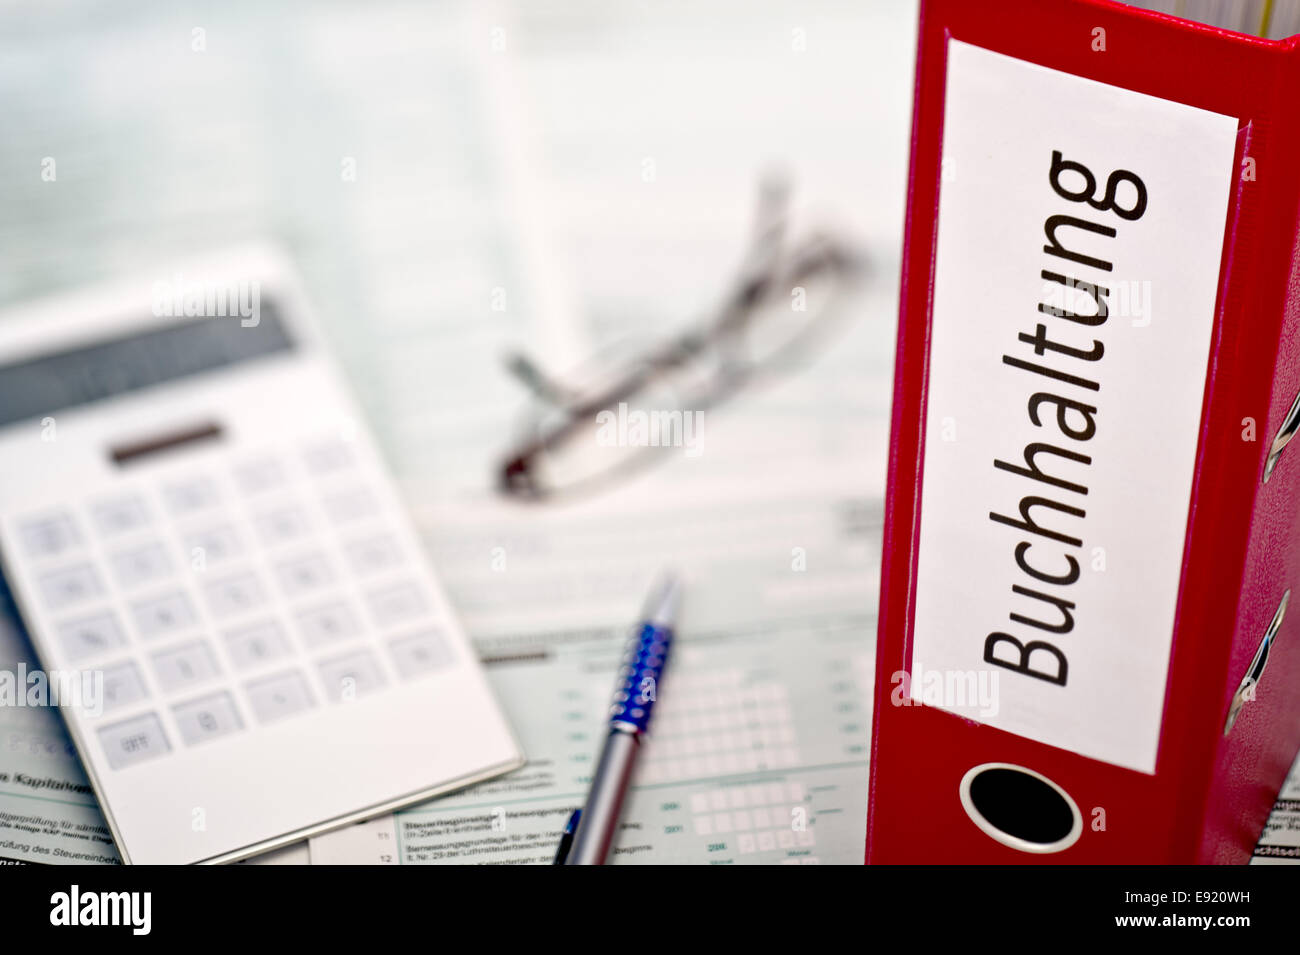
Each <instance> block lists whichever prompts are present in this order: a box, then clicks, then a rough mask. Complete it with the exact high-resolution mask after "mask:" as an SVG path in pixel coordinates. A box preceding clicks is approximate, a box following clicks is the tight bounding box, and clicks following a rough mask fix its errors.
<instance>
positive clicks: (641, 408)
mask: <svg viewBox="0 0 1300 955" xmlns="http://www.w3.org/2000/svg"><path fill="white" fill-rule="evenodd" d="M788 207H789V189H788V187H787V185H786V183H785V182H784V181H782V180H779V179H775V178H770V177H769V178H767V179H765V180H764V181H763V183H762V186H761V188H760V191H759V202H758V214H757V217H756V222H755V228H754V232H753V236H752V238H751V240H750V244H749V247H748V249H747V250H746V252H745V255H744V257H743V259H742V264H741V268H740V270H739V273H738V275H737V277H736V279H735V280H734V281H733V283H732V286H731V289H730V291H729V292H728V294H727V295H726V296H725V297H724V298H723V300H722V303H721V306H720V307H719V308H718V309H717V310H716V311H715V312H714V314H713V315H712V316H711V317H710V318H709V319H708V320H707V321H705V322H703V323H701V324H700V325H698V326H697V327H695V328H693V329H690V330H688V331H686V332H685V333H682V334H679V335H677V336H676V337H673V338H669V339H666V340H663V341H660V342H657V343H650V344H648V345H645V344H642V345H640V346H638V345H635V344H631V343H628V342H623V343H621V344H619V345H616V346H614V347H611V348H608V349H606V350H604V351H602V352H600V353H598V354H596V355H594V356H593V357H592V359H591V360H590V361H588V362H587V363H586V364H585V365H583V366H582V367H580V368H578V369H577V370H575V371H574V373H572V374H570V375H568V376H566V377H565V378H564V380H562V381H561V380H556V379H554V378H551V377H550V376H548V375H546V374H545V373H544V372H543V371H542V370H541V369H540V368H539V367H538V366H537V365H536V364H535V363H533V362H532V361H531V360H530V359H529V358H527V357H526V356H525V355H522V354H516V355H512V356H509V357H508V358H507V368H508V370H509V371H510V372H511V374H513V375H514V376H515V377H516V378H517V379H519V381H520V382H521V383H522V384H523V385H524V386H525V387H526V388H527V389H528V391H529V392H530V395H531V398H532V402H531V405H530V406H529V408H528V410H527V412H526V414H525V415H524V418H523V421H522V424H521V427H520V431H519V434H518V435H517V437H516V441H515V444H514V446H513V448H512V450H511V451H510V452H509V453H508V454H507V455H506V457H505V460H504V463H503V464H502V465H501V468H500V473H499V488H500V490H501V491H502V492H503V493H504V494H506V495H508V496H511V497H516V498H520V499H528V500H546V499H552V498H556V497H562V496H569V495H574V494H580V493H586V492H591V491H593V490H596V489H598V488H600V487H601V486H603V485H607V484H610V483H612V482H614V481H616V480H617V479H618V478H619V477H620V476H623V475H626V474H628V473H630V472H632V471H634V470H636V469H638V468H641V467H644V466H645V465H647V464H650V463H653V462H655V461H656V460H662V459H664V458H665V457H666V456H667V455H666V454H665V453H664V452H665V451H670V450H672V449H678V451H679V452H681V453H685V454H686V455H688V456H690V455H693V454H697V453H698V444H697V442H698V438H699V436H700V431H701V426H702V422H703V419H702V413H703V411H704V410H706V409H708V408H711V407H714V406H716V405H717V404H718V403H719V402H721V401H723V400H725V399H726V398H728V397H730V396H731V395H732V394H734V393H735V392H736V391H738V390H739V389H740V388H742V387H743V386H745V385H748V384H749V383H751V382H752V381H754V380H755V379H756V378H758V377H759V376H761V375H768V374H773V373H778V372H784V371H788V370H790V369H791V368H792V367H794V366H796V365H798V364H799V363H800V362H801V361H802V360H803V359H805V358H806V356H807V355H808V353H809V351H810V350H811V348H812V347H813V346H814V345H815V344H816V343H817V341H818V340H819V339H820V338H821V337H822V333H824V332H825V331H827V330H828V328H829V327H830V326H831V325H832V324H833V320H834V319H835V318H836V317H839V316H841V314H842V312H843V309H841V308H839V306H840V305H841V304H842V302H843V299H844V297H845V292H846V291H848V289H849V288H851V287H852V286H853V285H855V284H856V282H857V280H858V279H859V278H860V277H861V276H862V274H863V273H864V271H865V268H864V264H863V262H862V261H861V259H860V258H859V257H858V255H857V254H856V253H855V252H854V251H853V250H852V249H851V248H850V247H849V245H848V244H847V243H845V242H843V241H840V240H838V239H836V238H835V237H834V236H831V235H828V234H824V233H813V234H810V235H808V236H806V237H804V238H803V239H801V240H800V241H798V242H795V243H789V244H788V243H787V242H786V241H785V239H786V231H787V210H788Z"/></svg>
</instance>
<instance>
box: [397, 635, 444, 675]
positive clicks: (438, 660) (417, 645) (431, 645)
mask: <svg viewBox="0 0 1300 955" xmlns="http://www.w3.org/2000/svg"><path fill="white" fill-rule="evenodd" d="M388 649H389V652H391V653H392V655H393V662H394V663H395V664H396V665H397V670H398V672H399V673H401V674H402V676H403V678H405V679H408V680H409V679H411V678H412V677H416V676H419V675H420V674H422V673H427V672H429V671H430V670H437V669H439V668H441V667H445V666H447V665H448V664H449V663H451V662H452V660H453V659H454V657H453V656H452V653H451V647H449V646H447V641H446V640H445V639H443V636H442V633H441V632H440V631H438V630H424V631H421V632H420V633H415V634H412V635H411V636H409V637H400V638H398V639H396V640H390V641H389V643H388Z"/></svg>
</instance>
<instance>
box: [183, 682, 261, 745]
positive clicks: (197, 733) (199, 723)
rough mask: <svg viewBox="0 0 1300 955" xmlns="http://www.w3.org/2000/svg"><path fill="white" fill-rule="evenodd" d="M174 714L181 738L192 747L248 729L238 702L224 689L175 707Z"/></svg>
mask: <svg viewBox="0 0 1300 955" xmlns="http://www.w3.org/2000/svg"><path fill="white" fill-rule="evenodd" d="M172 715H173V716H175V717H176V725H177V726H178V727H179V728H180V731H181V739H183V740H185V742H186V743H187V744H188V745H190V746H193V745H195V744H196V743H206V742H207V741H208V740H210V739H216V738H217V737H218V736H225V735H226V734H227V733H233V732H235V731H236V730H242V729H243V728H244V721H243V720H241V719H240V718H239V711H238V710H236V709H235V701H234V700H232V699H231V698H230V694H229V693H226V692H224V691H223V692H221V693H213V694H212V695H211V696H205V697H202V698H200V699H197V700H191V701H190V702H189V703H182V704H180V705H179V706H173V707H172Z"/></svg>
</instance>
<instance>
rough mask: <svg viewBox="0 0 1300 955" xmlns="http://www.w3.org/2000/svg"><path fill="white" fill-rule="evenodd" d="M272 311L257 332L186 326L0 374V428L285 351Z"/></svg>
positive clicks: (271, 308)
mask: <svg viewBox="0 0 1300 955" xmlns="http://www.w3.org/2000/svg"><path fill="white" fill-rule="evenodd" d="M292 347H293V342H292V341H291V340H290V338H289V333H288V331H287V330H286V329H285V326H284V323H283V322H282V321H281V319H280V315H279V312H278V311H277V309H276V308H275V305H274V303H272V302H266V301H264V302H263V303H262V304H261V308H260V314H259V316H258V321H257V323H256V324H248V325H245V324H243V323H241V320H240V319H239V318H238V317H233V318H229V317H217V318H190V319H179V320H177V321H175V322H174V323H173V322H169V323H168V324H166V325H163V326H161V327H155V328H151V329H149V330H148V331H144V332H138V333H136V334H132V335H127V336H123V337H120V338H112V339H108V340H104V341H98V342H94V343H92V344H87V345H82V346H79V347H77V348H71V349H68V350H66V351H61V352H57V353H54V354H46V355H41V356H39V357H36V358H28V359H24V360H22V361H18V362H14V363H13V364H9V365H3V366H0V427H2V426H4V425H8V424H12V423H13V422H15V421H23V420H26V419H28V418H34V417H38V416H40V415H46V414H50V413H52V412H55V411H61V410H65V409H67V408H73V407H76V406H77V405H83V404H89V403H90V402H93V401H100V400H102V399H105V398H111V397H113V396H114V395H121V394H126V393H128V392H132V391H138V390H140V389H141V388H148V387H150V386H152V385H158V384H162V383H163V382H168V381H174V380H176V379H178V378H184V377H186V376H188V375H194V374H198V373H199V372H203V371H209V370H211V369H213V368H221V367H224V366H227V365H235V364H238V363H240V362H244V361H248V360H250V359H254V358H260V357H262V356H265V355H271V354H276V353H280V352H286V351H289V350H290V349H291V348H292Z"/></svg>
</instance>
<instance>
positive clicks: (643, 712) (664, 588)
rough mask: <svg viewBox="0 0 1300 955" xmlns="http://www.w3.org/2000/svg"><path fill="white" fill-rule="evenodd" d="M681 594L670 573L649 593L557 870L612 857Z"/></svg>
mask: <svg viewBox="0 0 1300 955" xmlns="http://www.w3.org/2000/svg"><path fill="white" fill-rule="evenodd" d="M681 594H682V588H681V584H680V582H679V581H678V580H677V578H676V577H675V576H673V575H671V574H665V575H664V577H663V578H662V579H661V581H660V582H659V584H658V585H657V586H656V587H655V588H654V589H653V590H652V591H651V592H650V598H649V599H648V600H647V601H646V606H645V611H644V613H643V615H642V621H643V623H642V624H641V627H640V629H639V630H638V631H637V634H636V636H635V637H633V638H632V640H631V641H630V642H629V644H628V651H627V654H626V656H624V658H623V664H622V666H621V668H620V669H619V672H618V683H617V685H616V686H615V689H614V702H613V705H612V706H611V707H610V714H609V735H608V736H606V737H605V745H604V748H602V749H601V751H600V760H599V762H598V763H597V764H596V773H595V775H594V776H592V779H591V790H590V791H589V792H588V793H587V804H586V806H585V807H584V808H582V809H579V810H577V811H575V812H574V814H573V815H572V816H571V817H570V818H569V824H568V825H567V826H566V827H565V832H564V838H563V840H562V841H561V842H560V849H559V852H558V853H557V855H556V858H555V863H556V865H603V864H604V862H605V859H606V857H607V856H608V855H609V848H610V845H611V844H612V843H613V841H614V833H615V831H616V830H617V828H618V819H619V813H620V810H621V809H622V808H623V797H624V796H625V795H627V787H628V783H629V782H630V781H631V779H632V767H633V766H634V765H635V764H636V758H637V755H638V754H639V752H640V749H641V742H642V738H643V737H644V736H645V733H646V730H647V728H648V727H649V725H650V714H651V711H652V710H653V709H654V704H655V700H656V699H657V697H658V692H659V681H660V678H661V677H662V676H663V671H664V666H665V664H667V662H668V648H669V646H670V645H671V644H672V639H673V626H674V624H675V622H676V619H677V610H678V607H679V605H680V604H681Z"/></svg>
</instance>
